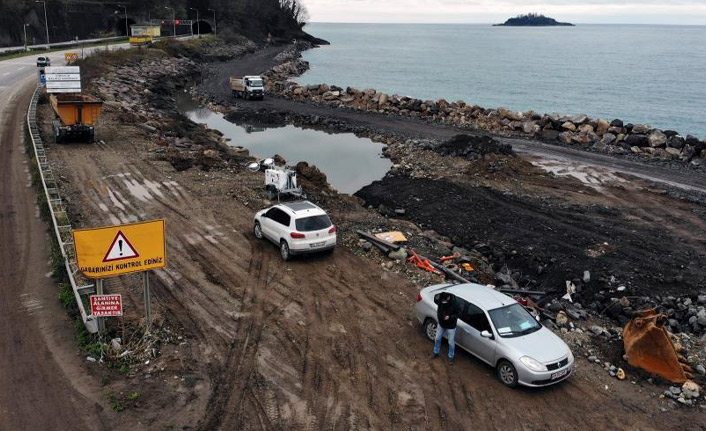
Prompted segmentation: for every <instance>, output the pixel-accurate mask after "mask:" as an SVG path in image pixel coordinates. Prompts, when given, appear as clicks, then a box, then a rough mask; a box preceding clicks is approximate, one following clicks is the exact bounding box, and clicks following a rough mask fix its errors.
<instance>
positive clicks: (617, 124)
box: [610, 119, 624, 128]
mask: <svg viewBox="0 0 706 431" xmlns="http://www.w3.org/2000/svg"><path fill="white" fill-rule="evenodd" d="M623 126H624V124H623V120H618V119H615V120H613V121H611V122H610V127H620V128H622V127H623Z"/></svg>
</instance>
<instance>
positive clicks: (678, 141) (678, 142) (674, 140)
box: [667, 136, 686, 150]
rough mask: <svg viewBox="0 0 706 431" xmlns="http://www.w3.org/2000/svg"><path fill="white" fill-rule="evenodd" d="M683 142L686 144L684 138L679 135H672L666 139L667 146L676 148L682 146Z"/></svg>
mask: <svg viewBox="0 0 706 431" xmlns="http://www.w3.org/2000/svg"><path fill="white" fill-rule="evenodd" d="M684 144H686V140H685V139H684V138H682V137H681V136H672V137H670V138H669V140H668V141H667V146H668V147H671V148H677V149H679V150H681V149H682V148H684Z"/></svg>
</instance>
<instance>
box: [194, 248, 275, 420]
mask: <svg viewBox="0 0 706 431" xmlns="http://www.w3.org/2000/svg"><path fill="white" fill-rule="evenodd" d="M249 242H250V249H251V253H252V254H251V258H250V262H249V265H248V269H247V274H248V276H249V279H251V280H253V282H254V283H253V285H250V286H247V285H246V286H244V289H243V296H242V300H241V307H242V309H241V312H242V313H243V314H242V317H241V318H240V321H239V322H238V324H237V331H236V334H235V337H234V339H233V340H232V341H231V343H230V345H229V348H228V353H227V355H226V358H225V361H224V365H223V366H222V367H221V368H222V370H221V371H220V372H219V373H218V375H217V376H214V378H213V380H214V381H215V384H214V387H213V392H212V395H211V398H210V399H209V402H208V409H207V411H206V414H205V416H204V419H203V421H202V428H204V429H212V430H216V429H241V428H242V426H243V422H244V421H243V405H244V402H245V401H246V399H247V398H249V397H248V393H247V392H248V386H249V385H250V383H251V379H252V375H253V373H254V372H255V368H256V364H255V362H256V354H257V349H258V343H259V341H260V337H261V335H262V330H263V327H264V325H265V322H266V316H265V313H264V311H265V310H264V302H263V301H261V300H260V297H261V295H263V292H267V291H268V290H269V289H268V288H269V287H270V281H271V279H270V278H269V277H268V275H269V269H270V266H271V265H270V258H269V255H268V253H263V245H262V244H259V243H255V242H254V240H252V239H249ZM275 273H276V272H275ZM250 306H256V310H254V311H253V312H251V313H246V310H247V309H248V307H250ZM268 422H269V420H268Z"/></svg>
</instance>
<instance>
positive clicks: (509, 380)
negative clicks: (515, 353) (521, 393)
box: [496, 359, 517, 388]
mask: <svg viewBox="0 0 706 431" xmlns="http://www.w3.org/2000/svg"><path fill="white" fill-rule="evenodd" d="M496 371H497V375H498V380H500V381H501V382H502V383H503V384H504V385H505V386H508V387H511V388H514V387H515V386H517V370H516V369H515V366H514V365H512V364H511V363H510V361H506V360H504V359H503V360H502V361H500V362H499V363H498V368H497V370H496Z"/></svg>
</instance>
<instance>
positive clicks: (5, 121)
mask: <svg viewBox="0 0 706 431" xmlns="http://www.w3.org/2000/svg"><path fill="white" fill-rule="evenodd" d="M33 84H34V78H32V77H30V78H29V79H24V80H20V81H19V82H18V83H17V85H16V86H15V87H14V88H12V89H8V90H6V91H4V92H3V93H2V94H1V95H0V109H2V123H1V124H0V163H2V165H1V166H0V186H1V187H0V274H2V278H0V296H2V300H0V358H2V366H0V388H1V389H0V430H8V431H10V430H48V429H52V430H67V431H68V430H96V429H106V428H105V427H104V426H103V425H102V422H103V421H104V420H105V419H106V417H105V415H103V414H102V413H101V410H102V407H100V406H99V405H98V404H96V402H95V401H94V400H95V398H94V397H95V396H97V394H96V393H95V392H99V391H95V392H93V391H92V389H91V388H97V387H98V385H97V383H96V382H94V381H93V380H92V379H89V378H87V376H86V375H85V373H84V371H83V370H82V368H81V365H82V363H83V362H84V359H83V358H82V356H80V351H79V349H78V347H77V345H76V342H75V340H74V335H73V329H72V327H73V325H72V322H70V321H69V319H68V317H67V316H66V312H65V311H64V310H63V308H62V307H61V305H60V304H59V302H58V300H57V293H58V289H57V286H56V285H55V284H54V283H53V282H52V280H51V278H49V274H50V272H51V268H50V266H49V264H48V261H49V254H50V251H49V241H50V240H49V236H48V234H47V233H46V224H45V223H44V222H43V221H41V220H40V219H39V209H38V207H37V205H36V195H35V192H34V189H33V188H31V176H30V173H29V168H28V166H29V164H28V161H29V159H28V157H27V155H26V154H24V144H23V139H22V138H23V134H24V128H23V127H24V119H25V116H26V113H27V106H28V104H29V96H30V95H31V90H32V88H33V87H32V86H33Z"/></svg>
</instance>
